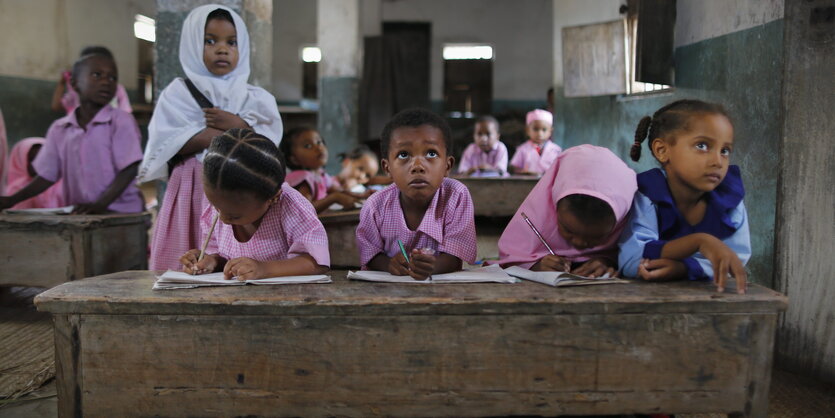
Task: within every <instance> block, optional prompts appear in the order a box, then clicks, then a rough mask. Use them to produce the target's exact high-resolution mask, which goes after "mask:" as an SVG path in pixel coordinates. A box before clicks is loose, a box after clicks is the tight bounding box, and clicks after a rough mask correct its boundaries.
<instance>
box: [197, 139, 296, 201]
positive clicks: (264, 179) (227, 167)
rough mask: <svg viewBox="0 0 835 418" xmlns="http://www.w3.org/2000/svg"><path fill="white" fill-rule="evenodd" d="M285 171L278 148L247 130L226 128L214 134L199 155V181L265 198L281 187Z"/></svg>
mask: <svg viewBox="0 0 835 418" xmlns="http://www.w3.org/2000/svg"><path fill="white" fill-rule="evenodd" d="M286 171H287V169H286V167H285V164H284V156H283V155H281V151H279V150H278V147H276V146H275V144H274V143H273V142H272V141H270V140H269V139H268V138H267V137H265V136H263V135H260V134H257V133H255V132H253V131H251V130H249V129H238V128H235V129H230V130H228V131H226V132H224V133H223V134H221V135H218V136H216V137H214V139H212V143H211V145H209V150H208V153H206V157H205V158H203V182H205V183H206V184H207V185H209V186H211V187H213V188H216V189H220V190H233V191H245V192H251V193H254V194H255V196H257V197H258V198H260V199H263V200H265V201H266V200H270V199H272V198H273V196H275V195H276V194H277V193H278V191H279V190H281V184H282V183H284V176H285V174H286Z"/></svg>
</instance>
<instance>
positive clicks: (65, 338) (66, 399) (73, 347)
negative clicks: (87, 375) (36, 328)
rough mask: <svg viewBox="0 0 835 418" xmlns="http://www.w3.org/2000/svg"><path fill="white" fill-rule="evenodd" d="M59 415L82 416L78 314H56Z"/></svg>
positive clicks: (56, 369) (65, 417)
mask: <svg viewBox="0 0 835 418" xmlns="http://www.w3.org/2000/svg"><path fill="white" fill-rule="evenodd" d="M54 322H55V376H56V379H57V382H58V384H57V386H58V387H57V389H58V417H59V418H68V417H81V416H82V414H81V376H80V374H79V372H80V367H79V366H80V365H79V364H78V363H79V353H80V352H81V346H80V342H79V339H78V315H54Z"/></svg>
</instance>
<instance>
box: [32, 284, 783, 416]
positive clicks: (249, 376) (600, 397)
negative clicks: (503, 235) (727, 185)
mask: <svg viewBox="0 0 835 418" xmlns="http://www.w3.org/2000/svg"><path fill="white" fill-rule="evenodd" d="M330 274H331V276H332V278H333V281H334V282H333V283H332V284H320V285H281V286H252V285H250V286H237V287H215V288H199V289H183V290H168V291H152V290H151V286H152V283H153V282H154V275H153V273H152V272H148V271H128V272H122V273H115V274H110V275H106V276H99V277H93V278H88V279H84V280H80V281H74V282H69V283H65V284H62V285H60V286H57V287H55V288H52V289H50V290H48V291H46V292H44V293H42V294H40V295H39V296H37V297H36V299H35V304H36V305H37V307H38V309H39V310H41V311H47V312H50V313H51V314H52V315H53V317H54V323H55V353H56V360H57V363H56V368H57V379H58V385H57V386H58V404H59V412H60V414H59V415H60V416H62V417H69V416H154V415H157V416H175V417H176V416H233V415H234V416H244V415H258V416H261V415H267V416H334V415H339V416H370V415H386V416H388V415H390V416H502V415H561V414H572V415H581V414H617V413H656V412H667V413H700V412H725V413H731V414H732V415H733V416H750V417H765V416H766V409H767V403H768V388H769V383H770V378H771V363H772V350H773V346H774V334H775V326H776V323H777V316H778V313H779V312H780V311H783V310H785V309H786V305H787V299H786V297H785V296H783V295H782V294H779V293H777V292H775V291H773V290H770V289H767V288H764V287H761V286H758V285H755V284H751V285H750V287H749V292H748V294H746V295H737V294H735V293H724V294H718V293H716V292H715V290H714V287H713V286H711V285H710V284H707V283H698V282H668V283H657V284H651V283H645V282H633V283H629V284H617V285H604V286H581V287H568V288H566V287H563V288H552V287H547V286H544V285H540V284H536V283H530V282H523V283H517V284H458V285H409V284H377V283H367V282H354V281H349V280H347V279H346V278H345V271H332V272H331V273H330Z"/></svg>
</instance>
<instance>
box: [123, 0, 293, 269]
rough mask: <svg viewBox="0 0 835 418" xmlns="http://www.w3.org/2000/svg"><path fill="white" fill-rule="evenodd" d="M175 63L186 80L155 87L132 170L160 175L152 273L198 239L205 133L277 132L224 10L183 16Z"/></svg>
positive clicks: (270, 103)
mask: <svg viewBox="0 0 835 418" xmlns="http://www.w3.org/2000/svg"><path fill="white" fill-rule="evenodd" d="M180 64H181V65H182V66H183V71H184V72H185V74H186V77H187V78H186V79H182V78H177V79H175V80H174V81H172V82H171V84H169V85H168V87H166V88H165V90H163V91H162V94H161V95H160V98H159V101H158V102H157V105H156V108H155V109H154V115H153V117H152V118H151V122H150V124H149V125H148V145H147V146H146V148H145V156H144V158H143V160H142V165H141V166H140V168H139V181H140V182H147V181H152V180H157V179H162V180H165V179H167V180H168V185H167V187H166V189H165V197H164V199H163V201H162V207H161V208H160V209H159V214H158V215H157V219H156V225H155V227H154V236H153V239H152V241H151V258H150V263H149V264H150V268H151V269H152V270H167V269H172V270H173V269H177V268H179V261H178V260H179V257H180V256H181V255H182V254H183V253H184V252H186V251H187V250H188V249H190V248H197V247H198V246H200V244H201V242H200V221H199V220H200V214H201V213H202V212H203V209H204V208H205V206H206V197H205V195H204V194H203V185H202V180H201V176H202V173H203V168H202V162H203V158H204V157H205V155H206V148H207V147H208V146H209V143H210V142H211V140H212V138H213V137H215V136H217V135H220V134H221V133H223V132H224V131H226V130H228V129H231V128H248V129H252V130H254V131H255V132H258V133H260V134H262V135H264V136H266V137H267V138H270V139H272V140H273V141H275V142H276V143H278V141H279V140H280V139H281V134H282V125H281V117H280V116H279V114H278V107H277V106H276V102H275V98H274V97H273V96H272V95H271V94H269V93H267V91H266V90H264V89H262V88H260V87H255V86H253V85H250V84H247V79H248V78H249V34H248V33H247V30H246V26H245V25H244V21H243V20H242V19H241V17H240V16H238V14H237V13H235V12H234V11H232V9H229V8H228V7H226V6H220V5H205V6H200V7H197V8H195V9H194V10H192V11H191V12H190V13H189V15H188V17H186V20H185V21H184V22H183V32H182V35H181V36H180ZM169 175H170V177H169Z"/></svg>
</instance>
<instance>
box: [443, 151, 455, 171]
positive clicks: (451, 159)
mask: <svg viewBox="0 0 835 418" xmlns="http://www.w3.org/2000/svg"><path fill="white" fill-rule="evenodd" d="M454 165H455V157H453V156H451V155H450V156H449V157H446V173H444V176H449V172H450V171H452V166H454Z"/></svg>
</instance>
